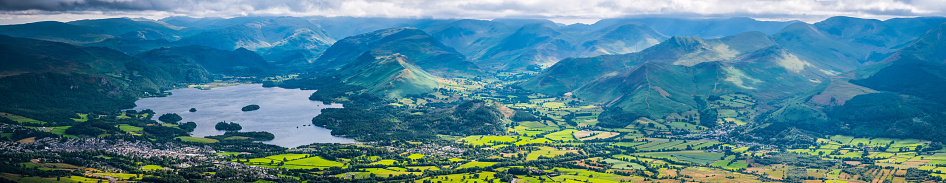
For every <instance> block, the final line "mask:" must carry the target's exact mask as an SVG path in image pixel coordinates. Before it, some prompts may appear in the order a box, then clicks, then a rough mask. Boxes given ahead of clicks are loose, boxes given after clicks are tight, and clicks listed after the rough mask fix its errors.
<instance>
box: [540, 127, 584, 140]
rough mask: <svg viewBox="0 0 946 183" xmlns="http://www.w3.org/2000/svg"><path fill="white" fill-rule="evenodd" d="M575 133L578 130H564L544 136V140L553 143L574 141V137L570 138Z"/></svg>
mask: <svg viewBox="0 0 946 183" xmlns="http://www.w3.org/2000/svg"><path fill="white" fill-rule="evenodd" d="M577 131H578V130H574V129H566V130H562V131H558V132H555V133H550V134H548V135H545V138H548V139H549V140H553V141H572V140H575V137H574V136H572V133H575V132H577Z"/></svg>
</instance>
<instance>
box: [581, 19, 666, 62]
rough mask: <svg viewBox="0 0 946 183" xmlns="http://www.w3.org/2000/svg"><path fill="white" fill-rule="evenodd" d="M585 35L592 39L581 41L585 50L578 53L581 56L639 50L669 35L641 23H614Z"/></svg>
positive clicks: (657, 42)
mask: <svg viewBox="0 0 946 183" xmlns="http://www.w3.org/2000/svg"><path fill="white" fill-rule="evenodd" d="M585 37H590V39H589V40H587V41H584V42H582V43H581V47H583V48H584V51H582V52H581V53H579V54H578V56H579V57H593V56H599V55H615V54H626V53H633V52H638V51H641V50H644V49H646V48H648V47H650V46H653V45H656V44H659V43H660V42H661V41H664V40H666V39H667V36H664V35H663V34H660V33H659V32H657V31H655V30H654V29H652V28H650V27H649V26H647V25H644V24H640V23H626V24H619V25H613V26H610V27H607V28H604V29H601V30H598V31H594V32H592V33H589V35H587V36H585Z"/></svg>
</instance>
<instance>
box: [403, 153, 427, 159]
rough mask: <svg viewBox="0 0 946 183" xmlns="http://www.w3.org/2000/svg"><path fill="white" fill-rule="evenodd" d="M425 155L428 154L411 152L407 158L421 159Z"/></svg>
mask: <svg viewBox="0 0 946 183" xmlns="http://www.w3.org/2000/svg"><path fill="white" fill-rule="evenodd" d="M424 156H426V155H423V154H411V155H410V156H407V158H409V159H421V158H424Z"/></svg>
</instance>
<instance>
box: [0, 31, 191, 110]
mask: <svg viewBox="0 0 946 183" xmlns="http://www.w3.org/2000/svg"><path fill="white" fill-rule="evenodd" d="M0 54H2V55H5V56H4V57H3V58H2V59H0V63H2V65H4V67H0V94H2V95H0V102H2V103H4V104H5V105H0V111H3V112H9V113H15V114H20V115H24V116H27V117H30V118H34V119H38V120H43V121H72V120H71V119H69V117H75V114H76V113H77V112H80V113H91V112H99V113H109V112H113V111H117V110H119V109H126V108H130V107H133V106H134V102H135V100H137V99H138V98H140V97H145V96H151V95H160V93H159V92H160V91H162V90H166V89H170V88H172V87H174V86H175V85H177V84H178V83H181V82H188V81H186V80H185V79H184V78H179V77H176V76H178V75H177V74H172V73H181V72H185V73H186V71H182V70H185V69H186V68H185V67H182V66H173V65H168V67H158V66H154V65H152V64H149V63H146V62H142V61H140V60H138V59H136V58H134V57H130V56H128V55H125V54H123V53H121V52H118V51H115V50H111V49H108V48H79V47H75V46H73V45H69V44H65V43H57V42H49V41H41V40H34V39H26V38H13V37H8V36H0Z"/></svg>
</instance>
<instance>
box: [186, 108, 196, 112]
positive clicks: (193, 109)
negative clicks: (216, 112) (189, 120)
mask: <svg viewBox="0 0 946 183" xmlns="http://www.w3.org/2000/svg"><path fill="white" fill-rule="evenodd" d="M187 111H190V112H197V108H191V109H190V110H187Z"/></svg>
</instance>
